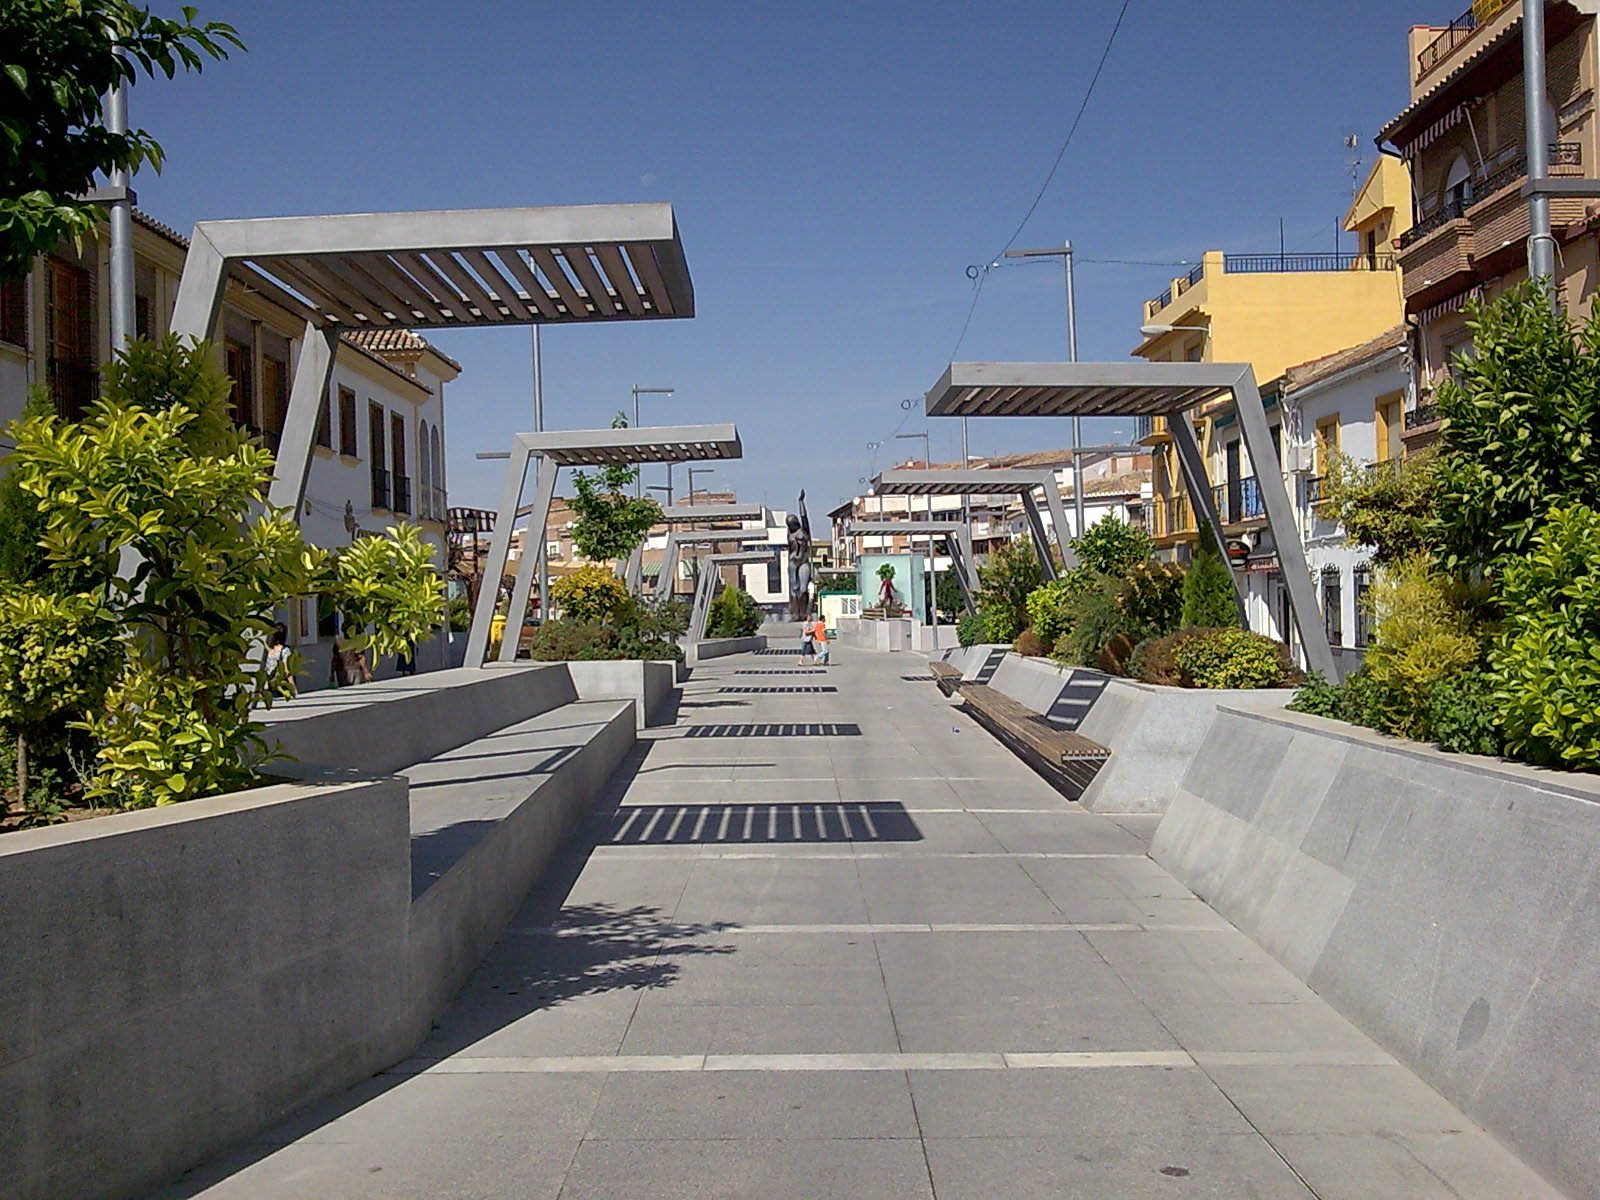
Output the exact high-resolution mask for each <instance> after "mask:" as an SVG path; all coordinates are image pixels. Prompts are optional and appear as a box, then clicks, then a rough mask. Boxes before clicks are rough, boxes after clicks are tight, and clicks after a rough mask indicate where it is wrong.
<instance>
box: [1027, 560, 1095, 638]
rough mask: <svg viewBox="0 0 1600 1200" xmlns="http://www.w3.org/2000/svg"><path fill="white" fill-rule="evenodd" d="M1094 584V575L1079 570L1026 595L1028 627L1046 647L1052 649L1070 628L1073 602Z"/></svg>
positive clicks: (1085, 569)
mask: <svg viewBox="0 0 1600 1200" xmlns="http://www.w3.org/2000/svg"><path fill="white" fill-rule="evenodd" d="M1094 585H1095V576H1094V573H1093V572H1091V571H1090V570H1088V569H1087V568H1085V567H1078V568H1076V569H1074V570H1071V571H1067V572H1065V573H1063V574H1062V576H1061V577H1060V578H1059V579H1056V580H1054V581H1052V582H1050V583H1041V584H1040V585H1039V586H1038V587H1036V588H1034V589H1033V591H1031V592H1029V593H1028V602H1027V604H1028V624H1029V625H1030V626H1032V628H1033V631H1034V632H1035V633H1036V634H1038V635H1039V637H1040V639H1041V640H1043V641H1044V642H1045V643H1046V644H1048V645H1050V646H1054V645H1055V644H1056V642H1058V641H1059V640H1060V639H1061V636H1062V635H1063V634H1065V633H1067V632H1068V631H1069V630H1070V629H1071V628H1072V622H1073V607H1072V606H1073V602H1074V601H1075V600H1076V599H1077V598H1078V597H1079V596H1081V595H1083V593H1084V592H1085V591H1087V590H1089V589H1090V588H1091V587H1093V586H1094Z"/></svg>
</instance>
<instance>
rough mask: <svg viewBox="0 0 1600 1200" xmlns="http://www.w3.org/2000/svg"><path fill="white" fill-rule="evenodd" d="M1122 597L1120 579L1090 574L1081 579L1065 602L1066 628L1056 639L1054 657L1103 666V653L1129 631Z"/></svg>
mask: <svg viewBox="0 0 1600 1200" xmlns="http://www.w3.org/2000/svg"><path fill="white" fill-rule="evenodd" d="M1121 596H1122V581H1121V580H1120V579H1113V578H1111V577H1110V576H1109V575H1090V576H1088V577H1087V578H1086V579H1082V580H1080V581H1079V584H1078V586H1077V589H1076V590H1075V591H1073V592H1072V594H1071V595H1070V596H1069V598H1068V600H1067V602H1066V630H1065V632H1063V633H1062V634H1060V635H1059V636H1058V637H1057V638H1056V641H1055V657H1057V658H1059V659H1060V660H1061V661H1062V662H1067V663H1072V664H1073V665H1075V666H1081V667H1095V666H1099V665H1101V652H1102V651H1104V650H1105V649H1106V647H1107V646H1108V645H1109V644H1110V643H1111V641H1112V639H1113V638H1116V637H1117V636H1119V635H1124V636H1125V635H1126V634H1127V633H1128V623H1127V618H1126V617H1125V616H1124V615H1123V612H1122V605H1121V603H1120V600H1121Z"/></svg>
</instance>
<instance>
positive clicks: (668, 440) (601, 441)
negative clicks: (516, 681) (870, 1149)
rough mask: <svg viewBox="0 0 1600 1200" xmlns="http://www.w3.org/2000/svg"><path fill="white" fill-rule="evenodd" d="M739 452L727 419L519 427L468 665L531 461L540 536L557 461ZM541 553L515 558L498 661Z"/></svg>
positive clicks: (532, 523) (615, 461) (533, 514)
mask: <svg viewBox="0 0 1600 1200" xmlns="http://www.w3.org/2000/svg"><path fill="white" fill-rule="evenodd" d="M743 453H744V450H743V447H742V446H741V445H740V443H739V431H738V430H737V429H735V428H734V427H733V426H732V425H665V426H658V427H645V428H642V429H575V430H565V431H560V432H554V433H519V434H517V435H516V436H515V437H514V438H513V439H512V446H511V454H510V460H511V461H510V463H509V464H508V466H507V468H506V478H505V483H504V484H503V485H502V487H501V490H500V509H499V517H498V519H497V520H496V521H495V528H494V537H493V539H492V540H491V541H490V543H489V555H488V559H487V560H486V562H485V564H484V568H483V578H484V580H485V582H486V583H487V582H489V581H491V580H492V581H494V582H493V584H492V585H491V586H488V587H481V588H479V590H478V605H477V608H476V609H474V610H473V613H472V631H471V632H470V633H469V634H468V635H467V652H466V660H465V662H466V665H468V666H481V665H482V664H483V659H484V654H485V652H486V651H487V650H488V647H489V623H490V620H491V619H492V618H493V616H494V602H495V596H496V593H497V592H498V591H499V586H498V584H499V580H500V579H501V577H502V576H503V574H504V573H505V569H506V560H507V558H508V557H509V556H510V553H511V532H512V526H513V525H514V524H515V523H516V519H517V510H518V508H520V507H521V505H522V489H523V486H524V484H525V483H526V482H527V476H528V466H529V464H530V463H532V462H533V460H534V459H535V458H537V459H538V460H539V469H538V477H537V480H536V481H535V485H534V498H533V503H532V504H531V505H530V506H529V509H528V530H529V532H530V534H532V533H537V535H538V536H539V537H540V538H541V539H542V538H543V537H544V528H545V522H546V521H547V520H548V519H549V516H550V501H551V499H552V498H553V497H554V496H555V492H556V476H557V475H558V474H559V473H560V470H561V468H562V467H601V466H617V465H626V466H637V465H639V464H642V463H685V462H705V461H708V460H714V459H731V458H739V457H740V456H741V455H742V454H743ZM536 558H538V554H537V553H536V552H535V551H534V547H532V546H525V547H524V549H523V554H522V556H521V558H520V559H519V560H518V562H517V579H516V583H515V585H514V586H513V588H512V591H511V607H510V608H509V609H507V610H506V630H507V632H506V634H505V636H503V637H501V639H500V656H499V657H500V661H501V662H511V661H512V660H513V659H515V658H516V655H517V634H518V631H520V630H521V628H522V622H523V620H524V619H525V617H526V616H527V612H528V598H529V593H530V592H531V591H532V588H533V564H534V560H535V559H536Z"/></svg>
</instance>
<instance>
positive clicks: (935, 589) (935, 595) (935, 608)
mask: <svg viewBox="0 0 1600 1200" xmlns="http://www.w3.org/2000/svg"><path fill="white" fill-rule="evenodd" d="M894 436H895V437H896V438H899V439H901V440H902V441H915V440H916V439H917V438H921V439H922V465H923V466H924V467H927V468H928V469H930V470H931V469H932V468H933V461H932V451H931V450H929V448H928V431H927V430H923V431H922V432H921V433H897V434H895V435H894ZM924 499H925V500H927V502H928V503H927V512H928V520H929V522H930V523H931V522H932V521H933V493H932V492H929V493H928V494H927V496H925V497H924ZM910 516H911V505H910V503H909V502H907V504H906V517H907V518H908V519H909V518H910ZM938 585H939V569H938V567H937V565H936V564H935V562H934V556H933V534H931V533H930V534H928V590H929V592H930V593H931V601H932V603H930V604H929V605H928V611H929V615H930V617H931V618H932V624H933V648H934V649H935V650H937V649H938V648H939V586H938Z"/></svg>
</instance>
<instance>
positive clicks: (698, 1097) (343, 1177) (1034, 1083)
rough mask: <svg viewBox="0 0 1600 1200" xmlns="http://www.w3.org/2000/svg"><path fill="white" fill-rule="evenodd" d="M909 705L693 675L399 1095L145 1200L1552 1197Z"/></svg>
mask: <svg viewBox="0 0 1600 1200" xmlns="http://www.w3.org/2000/svg"><path fill="white" fill-rule="evenodd" d="M925 670H926V668H925V665H924V663H923V660H921V659H919V658H917V657H914V656H912V655H909V654H897V655H886V654H883V655H875V654H867V653H856V654H851V653H850V652H848V651H846V652H845V653H844V654H843V655H842V656H841V661H840V662H839V663H838V664H837V665H836V666H834V667H832V668H830V669H829V670H827V671H826V672H821V671H809V670H807V671H800V670H797V669H796V667H795V664H794V660H793V659H792V658H788V657H786V656H782V655H777V654H767V655H761V656H755V655H747V656H742V657H739V658H734V659H722V660H718V661H715V662H713V663H710V664H707V665H706V666H704V667H702V668H700V669H699V670H698V671H696V673H695V678H694V680H693V681H692V683H691V684H690V685H689V686H688V687H687V689H686V692H685V697H684V704H683V706H682V710H681V712H680V714H679V722H680V723H679V724H678V725H677V726H676V727H675V728H671V729H666V730H662V731H659V733H657V734H656V735H655V736H653V737H652V738H651V739H650V740H649V741H648V742H646V743H644V744H642V745H641V746H640V748H639V751H638V753H636V755H635V756H634V758H633V759H632V760H631V761H630V763H629V764H628V766H627V768H626V769H625V770H624V771H623V772H622V774H621V776H620V777H619V778H618V780H616V781H615V784H614V787H613V793H612V794H611V795H610V796H608V797H607V798H606V800H605V802H604V803H603V804H601V805H599V806H597V809H596V811H595V813H594V815H593V816H592V818H591V820H590V821H589V822H588V824H587V826H586V827H585V829H584V833H583V836H582V837H580V838H579V839H578V840H577V843H576V844H575V845H574V846H573V847H571V848H570V851H569V853H567V854H566V855H565V856H564V858H563V860H562V861H561V862H560V863H559V864H558V865H557V869H556V870H555V871H554V872H553V873H552V876H551V878H550V879H549V880H548V881H547V883H546V885H545V886H544V887H543V888H542V889H541V890H540V891H539V892H538V893H537V894H536V895H534V896H532V897H531V898H530V899H529V901H528V903H527V904H526V905H525V906H524V908H523V910H522V912H521V914H520V915H519V916H518V918H517V920H516V921H515V922H514V924H513V926H512V928H511V929H510V930H508V932H507V934H506V936H505V937H504V938H503V939H502V940H501V942H500V944H499V945H498V946H497V947H496V949H495V950H494V951H493V952H492V953H491V954H490V956H489V958H488V960H487V961H486V962H485V963H484V964H483V966H482V967H481V969H480V970H479V971H478V972H477V973H476V975H475V976H474V977H473V979H472V980H471V982H470V983H469V984H468V986H467V988H466V989H465V991H464V992H463V993H462V994H461V996H460V997H459V999H458V1000H457V1001H456V1003H455V1005H454V1006H453V1007H452V1008H451V1010H450V1011H449V1012H448V1013H446V1014H445V1015H444V1016H443V1017H442V1018H441V1019H440V1021H439V1024H438V1027H437V1030H436V1032H435V1033H434V1036H433V1037H432V1039H431V1040H430V1041H429V1042H428V1044H427V1045H426V1046H424V1047H423V1048H422V1050H421V1051H420V1052H419V1053H418V1055H417V1057H416V1058H415V1059H414V1060H412V1061H410V1062H408V1063H405V1064H403V1065H402V1066H401V1067H399V1068H397V1069H396V1070H395V1071H393V1072H390V1073H388V1074H385V1075H382V1076H379V1077H377V1078H376V1079H373V1080H371V1081H370V1082H369V1083H367V1084H365V1085H363V1086H361V1087H358V1088H356V1089H354V1090H353V1091H352V1092H351V1093H349V1094H348V1095H346V1096H344V1097H341V1098H338V1099H337V1100H334V1101H332V1102H329V1103H327V1104H324V1105H320V1106H318V1107H316V1108H314V1109H312V1110H310V1111H308V1112H306V1113H304V1114H302V1115H301V1116H299V1117H297V1118H295V1119H293V1120H291V1121H289V1122H288V1123H286V1124H285V1125H283V1126H281V1127H279V1128H277V1129H275V1130H272V1131H270V1132H269V1133H268V1134H266V1135H264V1137H263V1138H262V1139H261V1141H260V1142H259V1143H257V1144H255V1145H253V1146H250V1147H248V1148H246V1150H245V1151H243V1152H242V1153H240V1154H238V1155H236V1156H234V1157H232V1158H230V1159H228V1160H226V1161H223V1162H220V1163H217V1164H214V1165H213V1166H211V1167H207V1168H204V1169H202V1170H200V1171H197V1172H195V1173H194V1175H193V1176H192V1177H190V1178H189V1179H188V1180H186V1181H184V1182H183V1183H181V1184H180V1185H178V1187H177V1188H175V1189H173V1190H170V1191H169V1192H167V1193H164V1194H165V1195H167V1196H170V1197H179V1196H182V1197H191V1196H205V1197H210V1198H215V1200H222V1198H224V1197H272V1198H278V1197H285V1198H287V1197H297V1198H300V1197H313V1196H314V1197H319V1198H329V1200H332V1198H341V1200H342V1198H348V1197H382V1198H385V1200H391V1198H392V1200H398V1198H402V1197H417V1198H419V1200H421V1198H427V1200H439V1198H444V1197H486V1198H487V1197H495V1198H500V1197H519V1198H520V1197H556V1196H559V1197H561V1198H562V1200H578V1198H580V1197H601V1198H605V1200H618V1198H623V1197H652V1198H658V1197H678V1196H684V1197H689V1196H693V1197H705V1196H738V1197H759V1198H763V1200H766V1198H777V1197H807V1198H812V1197H848V1198H851V1200H860V1198H864V1197H879V1196H882V1197H918V1196H932V1195H937V1196H938V1197H940V1198H941V1200H949V1198H954V1197H975V1198H979V1200H993V1198H995V1197H1046V1196H1052V1197H1053V1196H1063V1197H1086V1198H1093V1200H1107V1198H1115V1197H1136V1198H1140V1200H1143V1198H1145V1197H1164V1196H1174V1197H1219V1198H1224V1197H1225V1198H1228V1200H1234V1198H1239V1197H1257V1198H1268V1197H1271V1198H1276V1197H1308V1196H1319V1197H1324V1198H1334V1197H1350V1198H1352V1200H1387V1198H1405V1200H1410V1198H1412V1197H1458V1198H1459V1197H1485V1198H1488V1197H1493V1198H1494V1200H1505V1198H1507V1197H1516V1198H1518V1200H1532V1198H1535V1197H1540V1196H1546V1195H1553V1194H1554V1193H1551V1192H1549V1191H1548V1190H1547V1189H1546V1188H1545V1186H1544V1185H1543V1184H1542V1183H1541V1182H1540V1181H1539V1180H1538V1179H1536V1178H1535V1177H1534V1176H1532V1175H1531V1174H1530V1173H1528V1172H1527V1171H1526V1170H1525V1169H1524V1168H1523V1167H1522V1166H1520V1164H1518V1163H1517V1162H1516V1160H1514V1159H1513V1158H1512V1157H1511V1156H1510V1155H1508V1154H1507V1153H1506V1152H1505V1151H1503V1150H1502V1149H1501V1148H1500V1147H1499V1146H1498V1145H1496V1143H1494V1142H1493V1141H1492V1140H1491V1139H1490V1138H1488V1137H1487V1136H1486V1135H1484V1134H1483V1133H1481V1132H1480V1131H1478V1130H1477V1129H1475V1128H1474V1127H1473V1126H1472V1124H1471V1123H1470V1122H1469V1121H1467V1120H1466V1118H1464V1117H1463V1116H1461V1114H1460V1113H1458V1112H1457V1111H1456V1110H1455V1109H1454V1108H1452V1107H1451V1106H1450V1105H1449V1104H1447V1103H1445V1102H1444V1101H1443V1100H1442V1099H1440V1098H1439V1096H1437V1095H1436V1094H1435V1093H1434V1092H1432V1091H1431V1090H1429V1089H1428V1088H1427V1087H1426V1086H1424V1085H1423V1084H1421V1083H1420V1082H1419V1081H1418V1080H1417V1079H1416V1078H1415V1077H1414V1076H1413V1075H1412V1074H1411V1073H1410V1072H1409V1071H1407V1070H1405V1069H1404V1068H1402V1067H1400V1066H1398V1065H1396V1064H1395V1063H1394V1062H1393V1061H1392V1060H1391V1059H1390V1058H1389V1057H1388V1055H1386V1054H1385V1053H1384V1052H1383V1051H1381V1050H1380V1049H1378V1048H1377V1047H1376V1046H1375V1045H1373V1044H1372V1043H1371V1042H1370V1041H1368V1040H1367V1039H1366V1038H1365V1037H1363V1036H1362V1035H1361V1034H1360V1033H1358V1032H1357V1031H1356V1030H1355V1029H1354V1028H1353V1027H1351V1026H1350V1025H1349V1024H1348V1023H1346V1022H1345V1021H1344V1020H1342V1019H1341V1018H1340V1017H1339V1016H1338V1015H1337V1014H1335V1013H1334V1012H1333V1011H1332V1010H1331V1009H1330V1008H1328V1007H1327V1006H1326V1005H1325V1004H1323V1003H1322V1002H1321V1001H1319V1000H1318V999H1317V998H1316V996H1315V995H1314V994H1313V993H1311V992H1310V991H1309V990H1307V989H1306V988H1305V987H1304V986H1303V985H1302V984H1300V983H1299V982H1298V981H1297V980H1295V979H1294V978H1293V977H1292V976H1291V975H1289V974H1288V972H1286V971H1284V970H1283V969H1282V968H1280V967H1279V966H1278V965H1277V964H1275V963H1274V962H1273V961H1272V960H1271V959H1269V958H1268V957H1267V956H1266V955H1265V954H1264V953H1263V952H1261V951H1260V950H1259V949H1257V948H1256V946H1255V945H1254V944H1253V943H1252V942H1250V941H1249V940H1248V939H1247V938H1245V937H1244V936H1243V935H1242V934H1239V933H1238V932H1236V931H1235V930H1233V929H1232V927H1231V926H1229V925H1227V924H1226V923H1225V922H1224V921H1222V920H1221V919H1220V918H1219V917H1217V916H1216V914H1215V913H1213V912H1212V911H1211V909H1209V908H1208V907H1207V906H1206V905H1204V904H1203V903H1201V902H1200V901H1199V900H1197V899H1195V898H1194V897H1193V896H1192V895H1191V894H1190V893H1189V892H1187V891H1186V890H1185V889H1184V888H1183V887H1181V886H1179V885H1178V884H1177V883H1176V882H1174V881H1173V879H1172V878H1171V877H1170V876H1168V875H1167V874H1166V873H1165V872H1164V871H1162V870H1161V869H1160V868H1159V867H1157V866H1156V865H1155V864H1154V863H1153V862H1151V861H1150V859H1149V858H1147V857H1146V856H1145V854H1144V842H1143V840H1141V837H1140V833H1141V832H1147V831H1148V829H1147V827H1146V829H1145V830H1140V829H1139V828H1138V826H1137V823H1135V822H1128V823H1127V825H1128V826H1129V827H1126V828H1125V827H1124V826H1123V825H1119V824H1117V823H1114V822H1112V821H1110V820H1107V819H1105V818H1102V817H1098V816H1095V815H1092V814H1089V813H1086V812H1083V811H1081V810H1079V809H1077V808H1076V806H1074V805H1071V804H1067V803H1064V802H1063V801H1061V799H1060V798H1059V797H1058V796H1057V795H1056V794H1055V793H1054V792H1053V791H1051V790H1050V789H1049V788H1048V787H1046V786H1045V785H1044V784H1043V783H1041V782H1040V781H1039V780H1038V779H1037V777H1035V776H1034V775H1033V774H1032V773H1031V772H1029V771H1028V770H1027V769H1026V768H1024V767H1023V766H1022V765H1021V764H1020V763H1019V762H1018V761H1017V760H1016V759H1015V758H1013V757H1012V756H1011V755H1010V754H1009V753H1007V752H1005V751H1004V750H1002V749H1001V748H1000V747H998V746H997V745H996V743H995V742H994V741H993V740H992V739H991V738H990V737H989V736H988V735H987V734H986V733H984V732H983V731H982V730H981V729H979V728H978V727H977V726H975V725H973V724H972V723H971V722H970V721H969V720H968V719H967V718H966V717H964V716H963V715H961V714H960V713H959V712H956V711H954V710H952V709H951V708H949V707H948V705H947V702H945V701H944V700H942V699H941V698H940V697H939V695H938V692H937V691H936V689H935V688H934V687H933V686H932V684H931V683H930V682H928V680H927V676H926V674H925ZM1147 824H1148V823H1146V826H1147Z"/></svg>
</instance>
